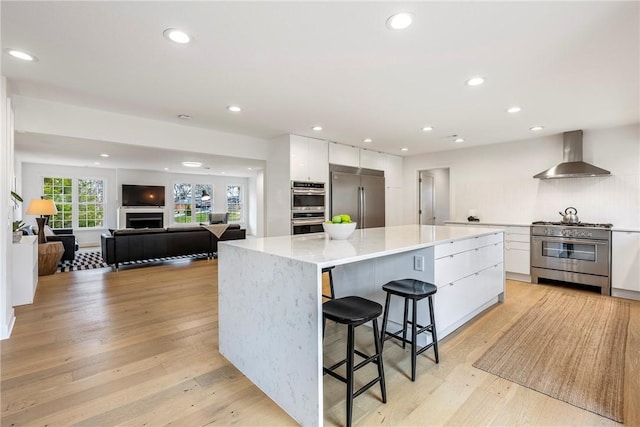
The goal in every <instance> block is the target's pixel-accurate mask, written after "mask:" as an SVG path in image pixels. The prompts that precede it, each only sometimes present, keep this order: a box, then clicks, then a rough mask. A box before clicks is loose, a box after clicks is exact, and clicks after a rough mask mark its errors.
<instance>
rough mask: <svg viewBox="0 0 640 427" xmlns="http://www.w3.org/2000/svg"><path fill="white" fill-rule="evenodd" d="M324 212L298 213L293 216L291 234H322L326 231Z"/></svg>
mask: <svg viewBox="0 0 640 427" xmlns="http://www.w3.org/2000/svg"><path fill="white" fill-rule="evenodd" d="M323 222H324V211H316V212H309V211H298V212H293V213H292V214H291V234H292V235H294V234H308V233H321V232H322V231H324V229H323V228H322V223H323Z"/></svg>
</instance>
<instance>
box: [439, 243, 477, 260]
mask: <svg viewBox="0 0 640 427" xmlns="http://www.w3.org/2000/svg"><path fill="white" fill-rule="evenodd" d="M473 242H474V240H473V239H465V240H456V241H455V242H447V243H442V244H440V245H438V246H436V247H435V248H434V254H435V258H436V259H438V258H442V257H446V256H450V255H453V254H459V253H460V252H465V251H468V250H469V249H473Z"/></svg>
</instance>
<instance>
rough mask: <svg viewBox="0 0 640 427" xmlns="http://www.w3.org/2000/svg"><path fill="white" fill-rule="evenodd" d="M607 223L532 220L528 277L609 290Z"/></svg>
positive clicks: (609, 266)
mask: <svg viewBox="0 0 640 427" xmlns="http://www.w3.org/2000/svg"><path fill="white" fill-rule="evenodd" d="M610 272H611V224H584V223H578V224H572V225H566V224H559V223H545V222H538V223H534V224H533V225H532V227H531V279H532V282H533V283H538V282H539V279H540V278H546V279H552V280H560V281H563V282H571V283H578V284H584V285H591V286H597V287H599V288H600V289H601V293H602V294H603V295H609V294H610V292H611V290H610V288H611V280H610Z"/></svg>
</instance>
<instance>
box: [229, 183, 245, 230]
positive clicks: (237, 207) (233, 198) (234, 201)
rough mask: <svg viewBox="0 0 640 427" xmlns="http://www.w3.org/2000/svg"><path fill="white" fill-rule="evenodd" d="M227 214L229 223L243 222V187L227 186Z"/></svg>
mask: <svg viewBox="0 0 640 427" xmlns="http://www.w3.org/2000/svg"><path fill="white" fill-rule="evenodd" d="M227 212H229V222H240V221H242V215H243V212H242V187H240V186H239V185H227Z"/></svg>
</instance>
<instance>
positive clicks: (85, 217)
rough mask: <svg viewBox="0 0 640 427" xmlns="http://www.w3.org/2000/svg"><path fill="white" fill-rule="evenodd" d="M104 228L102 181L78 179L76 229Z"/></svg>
mask: <svg viewBox="0 0 640 427" xmlns="http://www.w3.org/2000/svg"><path fill="white" fill-rule="evenodd" d="M102 226H104V181H102V180H101V179H78V227H79V228H90V227H102Z"/></svg>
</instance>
